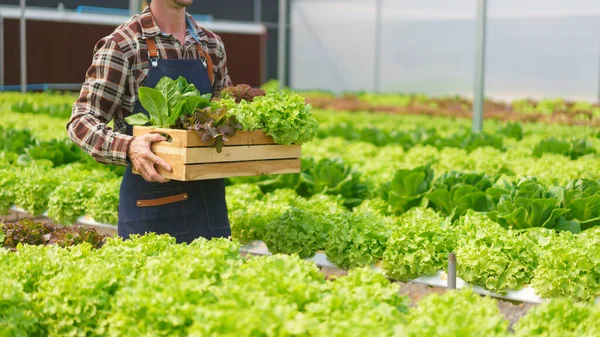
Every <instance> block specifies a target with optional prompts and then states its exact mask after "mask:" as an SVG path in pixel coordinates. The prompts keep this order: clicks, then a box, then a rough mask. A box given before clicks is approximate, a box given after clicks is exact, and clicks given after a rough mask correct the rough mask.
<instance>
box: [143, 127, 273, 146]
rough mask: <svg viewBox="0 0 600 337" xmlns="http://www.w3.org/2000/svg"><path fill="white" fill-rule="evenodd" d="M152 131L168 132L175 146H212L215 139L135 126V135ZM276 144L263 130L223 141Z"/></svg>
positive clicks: (228, 143)
mask: <svg viewBox="0 0 600 337" xmlns="http://www.w3.org/2000/svg"><path fill="white" fill-rule="evenodd" d="M150 133H160V134H167V135H169V136H171V138H173V141H172V142H171V143H170V145H171V146H173V147H198V146H212V144H213V140H210V141H208V142H203V141H202V140H200V137H198V134H196V132H195V131H189V130H177V129H164V128H152V127H148V126H134V127H133V135H134V136H143V135H147V134H150ZM268 144H275V142H274V141H273V138H272V137H271V136H267V135H266V134H265V133H264V132H263V131H238V132H237V133H236V134H235V136H234V137H230V138H228V141H227V142H225V143H223V145H224V146H229V145H268Z"/></svg>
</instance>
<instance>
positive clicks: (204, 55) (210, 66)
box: [196, 43, 215, 85]
mask: <svg viewBox="0 0 600 337" xmlns="http://www.w3.org/2000/svg"><path fill="white" fill-rule="evenodd" d="M196 46H198V53H199V54H200V57H201V58H204V59H205V60H206V63H207V69H206V70H207V72H208V78H209V79H210V84H211V85H212V84H214V80H215V78H214V77H215V73H214V72H213V62H212V58H211V57H210V55H208V53H207V52H205V51H204V49H202V45H201V44H200V43H196Z"/></svg>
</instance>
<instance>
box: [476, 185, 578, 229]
mask: <svg viewBox="0 0 600 337" xmlns="http://www.w3.org/2000/svg"><path fill="white" fill-rule="evenodd" d="M508 188H510V190H509V189H508ZM508 188H504V189H503V188H493V189H488V194H489V195H490V196H491V197H492V199H498V205H497V207H496V210H494V211H492V212H489V213H488V215H489V217H490V219H492V220H494V221H496V222H498V223H499V224H500V225H502V226H503V227H504V228H514V229H528V228H532V227H545V228H552V229H555V230H568V231H571V232H574V233H577V232H579V231H580V225H579V223H578V222H577V221H568V220H566V218H565V215H566V214H567V213H568V212H569V209H567V208H563V201H564V189H563V188H561V187H551V188H546V187H545V186H543V185H542V184H540V183H538V182H537V181H535V180H534V179H523V180H521V181H519V182H518V183H517V184H516V185H512V186H510V187H508Z"/></svg>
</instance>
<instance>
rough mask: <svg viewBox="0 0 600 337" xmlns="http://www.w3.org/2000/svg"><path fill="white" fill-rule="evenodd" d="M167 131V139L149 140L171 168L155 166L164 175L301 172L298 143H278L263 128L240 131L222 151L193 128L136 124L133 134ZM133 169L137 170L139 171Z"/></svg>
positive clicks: (196, 177)
mask: <svg viewBox="0 0 600 337" xmlns="http://www.w3.org/2000/svg"><path fill="white" fill-rule="evenodd" d="M151 133H159V134H162V135H168V136H169V138H170V139H169V141H168V142H160V143H154V144H152V152H154V153H155V154H156V155H157V156H158V157H160V158H162V159H164V160H165V161H166V162H167V163H168V164H169V165H170V166H171V168H172V169H173V170H172V172H168V171H166V170H164V169H162V168H158V173H159V174H161V175H162V176H163V177H165V178H168V179H173V180H180V181H190V180H205V179H217V178H228V177H241V176H257V175H264V174H286V173H300V155H301V146H300V145H280V144H276V143H275V142H274V141H273V138H272V137H270V136H268V135H266V134H265V133H264V132H262V131H240V132H237V133H236V135H235V136H234V137H230V138H229V139H228V141H227V142H225V143H223V148H222V151H221V153H218V152H217V150H216V149H215V148H213V147H212V141H208V142H203V141H202V140H201V139H200V137H198V135H197V134H196V132H194V131H188V130H174V129H162V128H152V127H140V126H135V127H134V128H133V135H134V136H143V135H147V134H151ZM134 173H136V174H138V172H135V170H134Z"/></svg>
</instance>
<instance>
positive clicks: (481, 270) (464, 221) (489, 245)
mask: <svg viewBox="0 0 600 337" xmlns="http://www.w3.org/2000/svg"><path fill="white" fill-rule="evenodd" d="M455 226H456V229H455V230H456V237H457V242H456V250H455V253H456V261H457V268H456V269H457V273H458V276H459V277H460V278H461V279H463V280H464V281H465V282H468V283H471V284H475V285H478V286H481V287H484V288H485V289H488V290H490V291H494V292H499V293H505V292H506V291H507V290H519V289H521V288H522V287H523V286H524V285H526V284H529V283H530V282H531V280H532V278H533V277H534V272H536V268H537V267H538V259H539V257H538V253H537V250H536V249H535V247H534V245H532V243H531V241H530V239H528V238H527V237H526V236H522V235H519V233H517V232H516V231H513V230H511V229H508V230H506V229H504V228H502V227H501V226H500V225H499V224H497V223H495V222H493V221H491V220H490V219H488V218H487V217H486V216H485V215H483V214H479V213H475V212H472V211H469V212H467V214H466V215H464V216H463V217H462V218H461V219H460V220H459V221H458V222H457V223H456V224H455Z"/></svg>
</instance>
